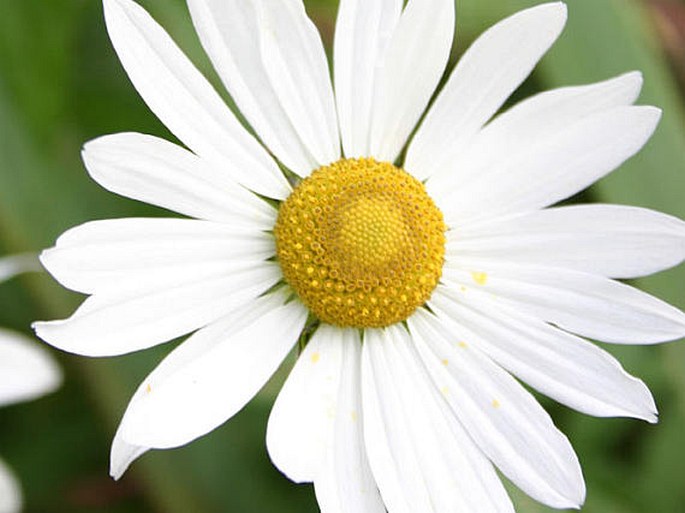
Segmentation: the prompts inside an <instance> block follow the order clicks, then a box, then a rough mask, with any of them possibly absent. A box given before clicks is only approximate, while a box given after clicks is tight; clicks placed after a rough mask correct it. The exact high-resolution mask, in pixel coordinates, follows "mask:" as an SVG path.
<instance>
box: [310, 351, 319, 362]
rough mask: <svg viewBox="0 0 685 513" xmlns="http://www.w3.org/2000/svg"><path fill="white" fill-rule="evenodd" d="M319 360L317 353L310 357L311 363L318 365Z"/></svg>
mask: <svg viewBox="0 0 685 513" xmlns="http://www.w3.org/2000/svg"><path fill="white" fill-rule="evenodd" d="M319 360H321V355H320V354H319V353H314V354H312V356H311V361H312V363H318V362H319Z"/></svg>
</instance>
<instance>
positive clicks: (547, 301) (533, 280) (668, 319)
mask: <svg viewBox="0 0 685 513" xmlns="http://www.w3.org/2000/svg"><path fill="white" fill-rule="evenodd" d="M474 272H475V273H476V276H477V277H479V278H480V280H481V283H482V284H481V285H479V287H480V288H481V290H483V291H485V292H488V293H489V294H492V295H493V296H494V297H497V298H498V299H499V300H500V301H502V302H507V303H509V304H512V305H514V306H515V307H516V308H517V309H519V310H521V311H523V312H528V313H529V314H531V315H534V316H536V317H538V318H540V319H543V320H545V321H548V322H551V323H553V324H556V325H557V326H559V327H561V328H563V329H565V330H568V331H571V332H573V333H577V334H578V335H582V336H584V337H589V338H592V339H595V340H601V341H603V342H613V343H617V344H654V343H658V342H665V341H668V340H676V339H679V338H681V337H683V336H685V313H683V312H681V311H680V310H678V309H677V308H674V307H672V306H670V305H669V304H667V303H665V302H663V301H661V300H659V299H657V298H655V297H653V296H650V295H649V294H646V293H644V292H641V291H640V290H638V289H636V288H634V287H630V286H628V285H625V284H623V283H620V282H617V281H613V280H610V279H608V278H604V277H601V276H596V275H594V274H589V273H583V272H578V271H570V270H566V269H561V268H554V267H539V266H528V265H516V264H501V263H494V262H489V263H484V262H478V261H477V260H475V261H468V260H467V259H461V258H459V257H455V258H450V259H448V261H447V263H446V265H445V268H444V271H443V280H444V281H445V282H447V283H455V284H456V286H457V287H458V286H460V285H463V286H466V285H471V284H473V283H474V274H473V273H474ZM479 273H480V274H479Z"/></svg>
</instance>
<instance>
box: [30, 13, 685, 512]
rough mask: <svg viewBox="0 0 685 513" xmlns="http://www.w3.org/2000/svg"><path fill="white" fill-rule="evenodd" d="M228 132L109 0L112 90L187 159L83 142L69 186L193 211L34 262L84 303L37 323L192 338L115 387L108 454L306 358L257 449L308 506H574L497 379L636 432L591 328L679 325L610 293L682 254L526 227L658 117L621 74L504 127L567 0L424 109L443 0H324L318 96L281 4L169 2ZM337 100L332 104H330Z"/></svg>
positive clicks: (615, 214) (143, 138)
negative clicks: (328, 35)
mask: <svg viewBox="0 0 685 513" xmlns="http://www.w3.org/2000/svg"><path fill="white" fill-rule="evenodd" d="M188 5H189V7H190V12H191V15H192V19H193V22H194V24H195V27H196V29H197V32H198V34H199V36H200V39H201V41H202V44H203V46H204V48H205V50H206V51H207V53H208V55H209V57H210V59H211V60H212V62H213V64H214V66H215V67H216V70H217V72H218V74H219V76H220V77H221V79H222V81H223V83H224V85H225V86H226V88H227V90H228V92H229V93H230V95H231V96H232V98H233V100H235V103H236V104H237V106H238V108H239V109H240V111H241V113H242V115H243V116H244V118H245V119H246V120H247V122H248V123H249V124H250V126H251V127H252V129H253V130H254V135H252V133H251V132H248V131H247V130H246V129H245V128H244V127H243V126H242V125H241V124H240V123H239V121H238V120H237V118H236V117H235V115H234V114H233V113H232V112H231V110H229V108H228V107H227V106H226V105H225V104H224V102H223V101H222V100H221V97H220V96H219V95H218V94H217V92H216V91H215V90H214V89H213V88H212V87H211V86H210V85H209V83H208V82H207V81H206V80H205V78H203V77H202V75H201V74H200V73H199V72H198V71H197V70H196V68H195V67H193V65H192V64H191V63H190V61H189V60H188V59H187V58H186V57H185V56H184V54H183V53H182V52H181V51H180V50H179V49H178V47H177V46H176V45H175V44H174V43H173V41H172V40H171V38H170V37H169V36H168V35H167V34H166V32H165V31H164V30H163V29H162V28H161V27H160V26H159V25H158V24H157V23H156V22H155V21H154V20H153V19H152V18H151V17H150V16H149V15H148V13H147V12H145V11H144V10H143V9H142V8H141V7H140V6H138V5H137V4H136V3H134V2H133V1H131V0H104V10H105V18H106V22H107V29H108V31H109V35H110V37H111V39H112V43H113V45H114V48H115V49H116V51H117V53H118V56H119V58H120V60H121V62H122V64H123V66H124V68H125V69H126V72H127V73H128V75H129V77H130V79H131V81H132V82H133V84H134V85H135V87H136V89H137V90H138V92H139V93H140V94H141V96H142V97H143V99H144V100H145V101H146V103H147V104H148V106H149V107H150V108H151V109H152V111H153V112H154V113H155V114H156V115H157V116H158V117H159V119H160V120H161V121H162V122H163V123H164V124H165V125H166V126H167V127H168V128H169V129H170V130H171V132H173V133H174V134H175V135H176V136H177V137H178V139H179V140H180V141H181V142H182V143H183V144H184V145H185V148H184V147H181V146H178V145H176V144H173V143H171V142H167V141H164V140H161V139H158V138H156V137H151V136H148V135H142V134H137V133H125V134H117V135H111V136H106V137H102V138H100V139H97V140H95V141H92V142H90V143H88V144H87V145H86V146H85V149H84V152H83V158H84V161H85V164H86V167H87V168H88V171H89V173H90V174H91V176H92V177H93V178H94V179H95V180H96V181H97V182H99V183H100V184H101V185H102V186H104V187H105V188H107V189H109V190H111V191H113V192H116V193H118V194H121V195H124V196H127V197H130V198H134V199H137V200H141V201H145V202H148V203H151V204H154V205H158V206H161V207H165V208H168V209H170V210H174V211H176V212H178V213H180V214H182V215H184V216H188V217H191V218H194V219H117V220H105V221H95V222H90V223H86V224H84V225H82V226H79V227H76V228H74V229H72V230H70V231H68V232H66V233H65V234H64V235H62V236H61V237H60V238H59V239H58V241H57V243H56V246H55V247H54V248H52V249H49V250H47V251H46V252H45V253H44V254H43V255H42V261H43V263H44V265H45V267H46V268H47V269H48V270H49V271H50V272H51V273H52V274H53V275H54V276H55V277H56V278H57V279H58V280H59V281H60V282H61V283H62V284H63V285H65V286H66V287H68V288H71V289H73V290H76V291H79V292H82V293H85V294H89V295H90V297H89V298H88V299H86V300H85V302H84V303H83V304H82V306H81V307H80V308H79V309H78V310H77V311H76V312H75V313H74V314H73V316H72V317H70V318H68V319H66V320H60V321H51V322H40V323H36V325H35V328H36V332H37V333H38V335H39V336H40V337H41V338H43V339H44V340H46V341H48V342H49V343H50V344H52V345H54V346H56V347H59V348H61V349H64V350H66V351H70V352H74V353H78V354H82V355H88V356H111V355H118V354H124V353H129V352H132V351H138V350H141V349H145V348H148V347H151V346H154V345H156V344H161V343H164V342H167V341H169V340H171V339H174V338H176V337H179V336H182V335H185V334H188V333H191V332H194V333H193V334H192V335H191V336H190V337H189V338H188V339H187V340H185V341H184V342H182V343H181V344H180V345H179V346H178V347H177V348H175V349H174V350H173V351H171V353H170V354H169V355H168V356H167V357H166V358H165V359H164V360H163V361H162V363H161V364H160V365H159V366H158V367H157V368H156V369H155V370H154V371H153V372H152V373H151V374H150V375H149V376H148V377H147V378H146V379H145V380H144V381H143V383H142V384H141V385H140V388H139V389H138V390H137V392H136V393H135V395H134V396H133V398H132V400H131V402H130V404H129V406H128V408H127V410H126V412H125V414H124V417H123V419H122V421H121V424H120V426H119V429H118V432H117V434H116V436H115V439H114V443H113V447H112V460H111V473H112V475H113V476H114V477H115V478H118V477H119V476H121V475H122V473H123V472H124V471H125V469H126V468H127V467H128V466H129V464H130V463H131V462H132V461H133V460H134V459H136V458H137V457H139V456H140V455H141V454H143V453H144V452H145V451H147V450H149V449H151V448H155V449H164V448H171V447H178V446H181V445H184V444H186V443H188V442H190V441H191V440H194V439H195V438H197V437H200V436H202V435H204V434H206V433H208V432H209V431H211V430H213V429H215V428H216V427H217V426H219V425H221V424H222V423H223V422H225V421H226V420H227V419H229V418H231V417H232V416H233V415H234V414H235V413H236V412H238V411H239V410H240V409H241V408H242V407H243V406H244V405H245V404H246V403H247V402H248V401H249V400H250V399H251V398H252V397H253V396H254V395H255V394H256V393H257V392H258V391H259V389H260V388H261V387H262V386H263V385H264V383H265V382H266V381H267V380H268V379H269V377H270V376H271V375H272V374H273V373H274V371H275V370H276V369H277V368H278V367H279V365H280V364H281V362H282V361H283V359H284V358H285V357H286V356H287V355H288V354H289V353H290V352H291V350H292V349H293V347H294V346H296V345H297V343H298V341H299V342H300V348H301V354H300V355H299V358H298V360H297V363H296V364H295V366H294V368H293V370H292V372H291V373H290V376H289V377H288V379H287V381H286V383H285V385H284V387H283V390H282V391H281V393H280V394H279V396H278V398H277V400H276V403H275V405H274V408H273V410H272V413H271V416H270V419H269V424H268V429H267V446H268V450H269V454H270V456H271V458H272V460H273V462H274V464H275V465H276V466H277V467H278V468H279V469H280V470H281V471H282V472H283V473H284V474H285V475H286V476H288V477H289V478H290V479H292V480H293V481H296V482H313V483H314V487H315V491H316V495H317V499H318V501H319V504H320V506H321V509H322V511H325V512H342V511H345V512H354V513H358V512H363V513H382V512H385V511H386V510H387V511H389V512H390V513H407V512H410V511H414V512H435V513H438V512H446V511H472V512H479V513H483V512H510V511H512V504H511V501H510V499H509V497H508V496H507V493H506V492H505V489H504V487H503V485H502V484H501V482H500V479H499V477H498V475H497V472H496V470H495V469H498V470H499V471H500V472H501V473H502V474H503V475H505V476H506V477H507V478H509V479H510V480H511V481H513V483H514V484H516V485H517V486H518V487H520V488H521V489H522V490H523V491H524V492H526V493H527V494H528V495H530V496H531V497H533V498H534V499H536V500H538V501H540V502H542V503H544V504H547V505H550V506H552V507H556V508H566V507H578V506H579V505H580V504H582V502H583V500H584V496H585V487H584V483H583V476H582V473H581V468H580V465H579V463H578V459H577V457H576V455H575V453H574V451H573V449H572V447H571V445H570V444H569V441H568V440H567V439H566V437H565V436H564V435H563V434H562V433H561V432H560V431H559V430H558V429H557V428H556V427H555V426H554V424H553V422H552V420H551V418H550V417H549V415H548V414H547V413H546V412H545V410H544V409H543V408H542V407H541V406H540V405H539V404H538V403H537V401H536V400H535V399H534V398H533V396H532V395H531V394H530V393H529V392H528V391H527V390H526V388H524V387H523V386H522V385H521V384H519V382H518V381H517V378H518V379H520V380H521V381H523V382H525V383H527V384H528V385H529V386H530V387H532V388H534V389H536V390H538V391H540V392H542V393H544V394H546V395H548V396H550V397H552V398H554V399H555V400H557V401H559V402H561V403H563V404H566V405H568V406H570V407H572V408H575V409H577V410H579V411H581V412H584V413H587V414H590V415H596V416H607V417H608V416H628V417H636V418H640V419H644V420H647V421H649V422H655V421H656V408H655V405H654V401H653V399H652V396H651V395H650V393H649V390H648V389H647V387H646V386H645V385H644V384H643V383H642V382H641V381H639V380H638V379H635V378H633V377H632V376H630V375H629V374H627V373H626V372H625V371H624V370H623V368H622V367H621V365H620V364H619V363H618V362H617V361H616V360H615V359H614V358H613V357H612V356H610V355H609V354H608V353H606V352H605V351H603V350H602V349H600V348H599V347H597V346H596V345H594V344H593V343H591V342H588V341H587V340H586V338H590V339H594V340H599V341H603V342H611V343H620V344H653V343H658V342H663V341H667V340H674V339H678V338H680V337H682V336H683V335H685V315H684V314H683V313H682V312H680V311H679V310H677V309H676V308H674V307H672V306H669V305H667V304H665V303H663V302H662V301H660V300H658V299H656V298H654V297H651V296H649V295H647V294H645V293H643V292H640V291H638V290H636V289H634V288H632V287H630V286H628V285H625V284H622V283H621V282H619V281H615V279H619V278H634V277H637V276H643V275H647V274H650V273H653V272H656V271H659V270H662V269H665V268H668V267H671V266H674V265H677V264H678V263H680V262H681V261H682V260H683V258H685V224H684V223H682V222H681V221H679V220H677V219H675V218H672V217H669V216H666V215H663V214H660V213H657V212H653V211H650V210H645V209H640V208H631V207H624V206H612V205H582V206H566V207H557V208H547V207H549V206H550V205H553V204H554V203H556V202H558V201H560V200H563V199H565V198H567V197H569V196H571V195H573V194H575V193H577V192H579V191H581V190H583V189H584V188H586V187H587V186H589V185H590V184H592V183H593V182H595V181H596V180H598V179H599V178H601V177H603V176H605V175H606V174H607V173H609V172H610V171H612V170H613V169H615V168H616V167H618V166H619V165H620V164H621V163H622V162H624V161H625V160H626V159H628V158H629V157H631V156H632V155H633V154H635V153H636V152H637V151H638V150H639V149H640V148H641V147H642V146H643V145H644V144H645V142H646V141H647V140H648V139H649V138H650V136H651V135H652V133H653V131H654V129H655V127H656V125H657V123H658V120H659V117H660V111H659V110H658V109H656V108H654V107H648V106H634V105H633V103H634V102H635V101H636V99H637V97H638V94H639V92H640V88H641V85H642V77H641V75H640V74H639V73H628V74H625V75H622V76H619V77H616V78H613V79H611V80H607V81H605V82H601V83H597V84H592V85H585V86H577V87H567V88H563V89H557V90H553V91H549V92H545V93H542V94H539V95H536V96H533V97H532V98H529V99H527V100H525V101H523V102H521V103H519V104H517V105H515V106H514V107H512V108H510V109H508V110H506V111H505V112H504V113H501V114H499V115H497V113H498V112H499V111H500V109H501V108H502V105H503V103H504V102H505V101H506V99H507V98H508V97H509V95H510V94H511V93H512V92H513V91H514V90H515V89H516V88H517V87H518V86H519V85H520V84H521V83H522V82H523V80H525V78H526V77H527V76H528V75H529V74H530V72H531V70H532V69H533V67H534V66H535V64H536V63H537V61H538V60H539V59H540V58H541V57H542V55H543V54H544V53H545V52H546V51H547V50H548V48H549V47H550V46H551V45H552V44H553V42H554V41H555V40H556V38H557V37H558V36H559V34H560V32H561V31H562V28H563V26H564V23H565V20H566V7H565V5H564V4H563V3H550V4H544V5H540V6H538V7H535V8H532V9H529V10H525V11H522V12H519V13H518V14H515V15H514V16H512V17H510V18H508V19H505V20H504V21H502V22H500V23H498V24H497V25H495V26H494V27H492V28H491V29H490V30H488V31H487V32H485V33H484V34H483V35H482V36H481V37H480V38H479V39H478V40H477V41H476V42H475V43H474V44H473V45H472V46H471V47H470V48H469V50H468V51H467V52H466V53H465V54H464V55H463V56H462V58H461V60H460V61H459V63H458V64H457V66H456V67H455V69H454V70H453V71H452V72H451V74H450V75H449V78H448V79H447V81H446V84H445V86H444V88H443V89H442V90H441V91H440V92H439V93H438V94H437V96H436V98H435V100H434V101H433V103H432V105H430V107H429V103H430V100H431V97H432V96H433V94H434V93H435V90H436V87H437V85H438V82H439V81H440V79H441V77H442V75H443V73H444V71H445V67H446V64H447V61H448V56H449V53H450V48H451V44H452V37H453V33H454V14H455V13H454V2H453V0H409V2H408V3H407V5H406V6H404V2H403V1H402V0H341V1H340V10H339V14H338V21H337V29H336V33H335V43H334V58H333V77H334V79H333V80H331V78H330V74H329V68H328V63H327V60H326V55H325V52H324V49H323V46H322V43H321V39H320V37H319V34H318V32H317V31H316V29H315V27H314V25H313V23H312V22H311V21H310V20H309V19H308V17H307V15H306V13H305V9H304V6H303V3H302V1H301V0H188ZM334 90H335V93H334Z"/></svg>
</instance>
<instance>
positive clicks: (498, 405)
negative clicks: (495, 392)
mask: <svg viewBox="0 0 685 513" xmlns="http://www.w3.org/2000/svg"><path fill="white" fill-rule="evenodd" d="M500 406H502V405H501V404H500V402H499V401H498V400H497V399H493V400H492V407H493V408H499V407H500Z"/></svg>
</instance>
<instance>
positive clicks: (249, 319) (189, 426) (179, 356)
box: [119, 293, 307, 461]
mask: <svg viewBox="0 0 685 513" xmlns="http://www.w3.org/2000/svg"><path fill="white" fill-rule="evenodd" d="M286 300H287V297H286V296H285V295H283V294H281V293H273V294H268V295H266V296H264V297H262V298H260V299H257V300H255V301H251V302H249V303H247V304H246V305H245V306H244V307H241V308H239V309H237V310H235V311H234V312H233V313H231V314H229V315H227V316H225V317H223V318H222V319H220V320H218V321H217V322H215V323H213V324H211V325H209V326H207V327H206V328H204V329H202V330H200V331H198V332H197V333H195V334H194V335H193V336H191V337H190V338H189V339H188V340H186V341H185V342H184V343H183V344H181V345H180V346H178V347H177V348H176V349H175V350H174V351H172V352H171V353H170V354H169V355H168V356H167V357H166V358H165V359H164V360H163V361H162V363H161V364H160V365H159V366H158V367H157V368H156V369H155V370H154V371H153V372H152V373H151V374H150V375H149V376H148V377H147V378H146V379H145V380H144V381H143V383H142V384H141V385H140V387H139V388H138V390H137V391H136V393H135V394H134V396H133V398H132V399H131V402H130V403H129V406H128V408H127V410H126V413H125V414H124V417H123V419H122V421H121V426H120V429H119V433H120V437H121V439H122V440H123V441H124V442H126V444H129V445H128V447H127V446H122V449H128V451H129V455H128V456H126V453H125V451H124V453H123V454H124V456H123V457H122V458H121V460H122V461H127V460H129V459H130V457H131V455H132V454H133V455H135V454H137V453H139V452H141V451H142V448H147V447H151V448H169V447H178V446H180V445H183V444H186V443H188V442H190V441H192V440H194V439H196V438H198V437H199V436H202V435H204V434H206V433H208V432H209V431H211V430H213V429H215V428H216V427H217V426H219V425H220V424H222V423H224V422H225V421H226V420H228V419H229V418H231V417H232V416H233V415H235V414H236V413H237V412H238V411H240V410H241V409H242V408H243V406H245V404H246V403H247V402H248V401H249V400H250V399H252V397H254V395H255V394H256V393H257V392H258V391H259V390H260V389H261V388H262V386H263V385H264V384H265V383H266V381H267V380H268V379H269V378H270V377H271V375H272V374H273V373H274V372H275V371H276V369H277V368H278V367H279V365H280V364H281V362H282V361H283V359H284V358H285V356H286V355H287V354H288V352H290V350H291V349H292V347H293V345H294V344H295V341H296V340H297V338H298V337H299V335H300V333H301V331H302V329H303V327H304V323H305V321H306V319H307V311H306V309H305V308H304V307H303V306H302V305H301V304H299V303H298V302H295V301H291V302H285V301H286ZM274 333H278V336H274ZM131 446H133V447H131ZM136 447H138V448H141V449H136ZM131 451H133V452H132V453H131Z"/></svg>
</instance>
